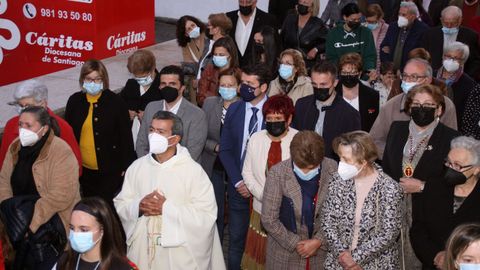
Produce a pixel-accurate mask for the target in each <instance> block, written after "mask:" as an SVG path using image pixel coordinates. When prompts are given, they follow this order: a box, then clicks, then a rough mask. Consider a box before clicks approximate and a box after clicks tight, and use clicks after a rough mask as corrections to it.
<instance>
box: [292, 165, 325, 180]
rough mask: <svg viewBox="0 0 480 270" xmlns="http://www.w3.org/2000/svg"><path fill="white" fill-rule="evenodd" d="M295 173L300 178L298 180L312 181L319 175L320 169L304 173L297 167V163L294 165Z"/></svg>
mask: <svg viewBox="0 0 480 270" xmlns="http://www.w3.org/2000/svg"><path fill="white" fill-rule="evenodd" d="M293 171H294V172H295V174H296V175H297V176H298V178H300V179H301V180H303V181H310V180H312V179H313V178H314V177H315V176H317V175H318V173H319V171H318V167H317V168H314V169H312V170H310V171H308V172H307V173H304V172H303V171H302V170H301V169H300V168H299V167H297V165H295V163H293Z"/></svg>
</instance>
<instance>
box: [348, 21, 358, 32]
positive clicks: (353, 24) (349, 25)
mask: <svg viewBox="0 0 480 270" xmlns="http://www.w3.org/2000/svg"><path fill="white" fill-rule="evenodd" d="M347 25H348V27H350V29H352V30H355V29H357V28H358V27H360V22H352V21H350V22H347Z"/></svg>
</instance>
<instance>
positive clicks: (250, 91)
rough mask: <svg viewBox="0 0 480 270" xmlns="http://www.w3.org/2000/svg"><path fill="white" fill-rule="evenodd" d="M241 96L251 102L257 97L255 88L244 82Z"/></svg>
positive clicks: (241, 87)
mask: <svg viewBox="0 0 480 270" xmlns="http://www.w3.org/2000/svg"><path fill="white" fill-rule="evenodd" d="M240 96H241V97H242V99H243V101H245V102H250V101H252V100H254V99H255V98H256V97H257V96H256V95H255V88H254V87H251V86H250V85H248V84H244V83H242V84H241V85H240Z"/></svg>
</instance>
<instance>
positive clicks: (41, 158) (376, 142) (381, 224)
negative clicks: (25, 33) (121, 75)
mask: <svg viewBox="0 0 480 270" xmlns="http://www.w3.org/2000/svg"><path fill="white" fill-rule="evenodd" d="M238 4H239V8H238V10H234V11H231V12H228V13H217V14H211V15H210V16H209V17H208V21H207V22H206V23H205V22H202V21H201V20H199V19H198V18H195V17H194V16H191V15H185V16H183V17H181V18H180V19H179V20H178V22H177V31H176V34H177V42H178V45H179V47H180V48H181V51H182V59H181V61H179V62H181V64H180V65H169V66H165V67H161V68H160V67H159V68H158V69H157V66H156V59H155V56H154V54H153V53H152V52H150V51H148V50H145V49H140V50H137V51H136V52H134V53H133V54H132V55H130V57H129V58H128V63H126V67H127V69H128V71H129V72H130V73H131V78H130V79H129V80H128V81H127V82H126V83H125V87H124V88H123V89H119V91H118V93H117V92H116V91H113V90H115V89H110V87H109V76H108V71H107V69H106V67H105V66H104V64H103V63H102V62H101V61H100V60H95V59H91V60H88V61H86V62H85V64H83V66H82V67H81V70H80V74H79V89H80V91H78V92H77V93H75V94H73V95H72V96H70V98H69V99H68V101H67V103H66V107H65V115H64V117H63V118H62V117H59V116H58V115H56V114H55V113H54V112H52V111H51V110H50V109H49V107H48V102H47V101H48V89H47V88H46V86H45V85H44V84H42V83H41V82H39V81H37V80H28V81H25V82H22V83H21V84H20V85H19V86H18V87H17V89H16V91H15V93H14V100H13V101H12V102H11V103H9V104H10V105H14V106H16V108H17V110H18V113H19V115H18V116H15V117H14V118H12V119H10V120H9V121H8V122H7V124H6V126H5V129H4V134H3V137H2V142H1V148H0V166H1V170H0V220H1V226H0V243H1V252H0V253H1V256H0V259H1V266H0V269H15V270H16V269H39V270H43V269H58V270H63V269H68V270H70V269H84V270H90V269H101V270H107V269H120V270H123V269H125V270H127V269H142V270H143V269H175V270H176V269H199V270H207V269H213V270H217V269H220V270H221V269H231V270H236V269H249V270H262V269H272V270H273V269H274V270H277V269H285V270H287V269H288V270H290V269H307V270H309V269H327V270H330V269H335V270H336V269H345V270H362V269H364V270H370V269H392V270H398V269H409V270H411V269H412V270H415V269H422V270H430V269H431V270H434V269H440V270H471V269H480V211H479V209H478V206H479V205H480V183H479V179H480V107H479V106H480V46H479V43H480V39H479V34H478V29H479V28H480V27H479V26H478V24H479V22H480V1H478V0H462V1H460V0H458V1H457V0H452V1H426V0H424V1H421V0H419V1H404V2H400V1H393V0H387V1H365V0H358V1H356V0H329V1H328V4H327V6H326V8H325V11H324V12H323V14H319V9H320V8H319V1H318V0H298V1H286V0H285V1H273V0H272V1H270V10H269V12H265V11H262V10H261V9H259V8H257V7H256V4H257V0H239V1H238ZM475 29H476V30H475ZM226 230H228V232H227V231H226ZM227 234H228V237H229V242H228V245H227V246H228V250H227V252H226V257H224V253H223V251H222V243H223V241H224V237H225V235H227Z"/></svg>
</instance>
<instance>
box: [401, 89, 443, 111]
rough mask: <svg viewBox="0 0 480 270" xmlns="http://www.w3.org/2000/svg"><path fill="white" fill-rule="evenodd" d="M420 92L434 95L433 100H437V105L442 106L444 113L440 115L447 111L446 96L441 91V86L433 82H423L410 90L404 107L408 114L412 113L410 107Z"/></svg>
mask: <svg viewBox="0 0 480 270" xmlns="http://www.w3.org/2000/svg"><path fill="white" fill-rule="evenodd" d="M418 93H425V94H429V95H430V96H431V97H432V99H433V101H435V103H437V105H439V106H440V107H442V114H441V115H440V116H442V115H443V114H444V113H445V97H444V96H443V94H442V91H440V88H438V87H437V86H435V85H433V84H422V85H416V86H415V87H413V88H412V90H410V91H408V94H407V98H406V100H405V109H404V111H405V113H406V114H408V115H410V107H411V106H412V103H413V98H414V97H415V95H416V94H418Z"/></svg>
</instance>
